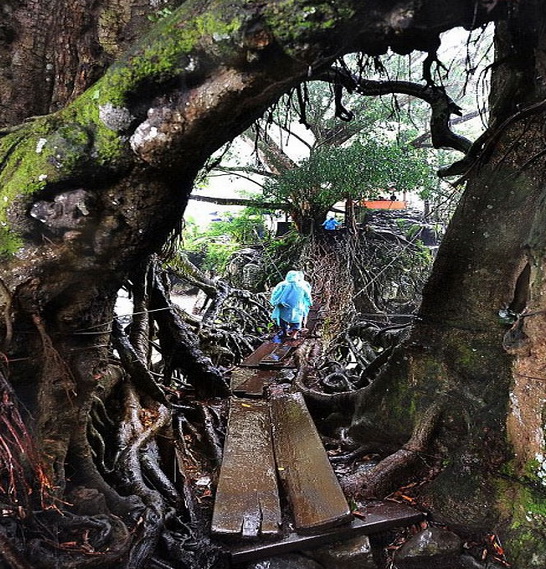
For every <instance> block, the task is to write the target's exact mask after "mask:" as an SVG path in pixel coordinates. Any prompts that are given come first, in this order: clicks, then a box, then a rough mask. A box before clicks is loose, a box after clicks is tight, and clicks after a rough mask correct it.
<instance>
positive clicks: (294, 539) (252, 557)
mask: <svg viewBox="0 0 546 569" xmlns="http://www.w3.org/2000/svg"><path fill="white" fill-rule="evenodd" d="M424 517H425V516H424V514H423V512H420V511H418V510H415V509H413V508H411V507H410V506H407V505H405V504H397V503H395V502H377V503H373V504H370V505H369V506H367V507H366V508H364V509H363V510H362V511H360V512H359V517H358V518H357V517H353V518H352V519H351V521H350V522H349V523H348V524H346V525H343V526H339V527H335V528H331V529H327V530H324V531H322V532H320V533H318V534H316V535H300V534H297V533H290V534H288V535H287V536H286V537H283V539H281V540H279V541H275V542H263V543H257V544H253V545H251V546H245V547H237V548H234V549H232V551H231V560H232V562H233V564H239V563H249V562H252V561H257V560H259V559H265V558H267V557H271V556H273V555H282V554H284V553H289V552H291V551H296V550H300V549H312V548H314V547H323V546H324V545H326V544H328V543H331V542H334V541H339V540H342V539H350V538H352V537H356V536H358V535H370V534H373V533H377V532H380V531H385V530H388V529H392V528H396V527H403V526H408V525H412V524H415V523H418V522H420V521H421V520H423V519H424Z"/></svg>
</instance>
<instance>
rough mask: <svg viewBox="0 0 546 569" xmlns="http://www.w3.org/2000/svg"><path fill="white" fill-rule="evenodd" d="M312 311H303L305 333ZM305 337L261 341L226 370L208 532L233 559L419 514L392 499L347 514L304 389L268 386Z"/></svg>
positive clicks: (317, 542) (312, 322) (290, 363)
mask: <svg viewBox="0 0 546 569" xmlns="http://www.w3.org/2000/svg"><path fill="white" fill-rule="evenodd" d="M316 314H317V311H316V310H315V311H314V312H312V313H311V314H310V319H309V322H308V330H307V332H306V337H310V336H311V335H312V334H313V332H314V329H315V326H316V322H317V318H316ZM304 341H305V338H303V339H299V340H286V341H285V342H284V343H282V344H278V343H274V342H264V343H263V344H262V345H261V346H259V347H258V349H257V350H256V351H255V352H253V353H252V354H251V355H250V356H249V357H248V358H246V360H244V361H243V362H241V364H240V365H239V367H238V368H236V369H235V370H233V372H232V377H231V389H232V393H233V396H232V398H231V400H230V411H229V417H228V426H227V434H226V440H225V444H224V454H223V462H222V466H221V469H220V476H219V480H218V485H217V489H216V496H215V502H214V511H213V516H212V525H211V533H212V534H213V536H215V537H216V538H219V539H224V540H226V539H228V540H229V541H228V543H229V544H231V545H232V548H231V555H232V561H233V562H234V563H235V564H237V563H243V562H248V561H252V560H256V559H260V558H264V557H267V556H272V555H280V554H282V553H286V552H289V551H294V550H298V549H305V548H307V549H309V548H311V547H318V546H323V545H324V544H325V543H328V542H329V541H338V540H340V539H347V538H349V537H354V536H355V535H357V534H370V533H374V532H377V531H383V530H385V529H388V528H392V527H400V526H405V525H410V524H413V523H416V522H418V521H420V520H421V519H423V514H422V513H421V512H419V511H417V510H415V509H413V508H411V507H409V506H406V505H402V504H396V503H393V502H377V503H373V504H370V505H369V506H367V507H366V509H365V511H360V512H359V513H358V517H357V516H355V515H353V514H352V512H351V510H350V507H349V505H348V503H347V500H346V498H345V496H344V494H343V491H342V489H341V487H340V485H339V483H338V480H337V478H336V475H335V473H334V471H333V469H332V467H331V465H330V462H329V460H328V456H327V454H326V451H325V449H324V447H323V445H322V442H321V439H320V436H319V434H318V432H317V430H316V427H315V424H314V422H313V419H312V418H311V415H310V414H309V411H308V410H307V407H306V404H305V401H304V399H303V396H302V395H301V393H299V392H293V391H291V390H289V391H283V390H279V389H271V388H270V386H273V385H274V384H275V378H276V376H277V374H278V373H279V371H281V370H283V369H295V367H296V365H295V363H294V358H293V356H294V351H295V349H296V348H297V347H298V346H299V345H301V343H302V342H304ZM285 502H286V503H287V504H288V506H289V509H290V516H289V518H287V516H286V512H285V513H284V514H283V509H282V508H281V505H282V504H283V503H285ZM284 510H286V509H284Z"/></svg>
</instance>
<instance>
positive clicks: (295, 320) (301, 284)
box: [270, 271, 312, 339]
mask: <svg viewBox="0 0 546 569" xmlns="http://www.w3.org/2000/svg"><path fill="white" fill-rule="evenodd" d="M270 303H271V305H272V306H273V312H272V313H271V318H272V319H273V321H274V322H275V324H277V326H278V327H279V328H280V329H281V331H280V333H279V335H278V336H279V337H280V338H281V339H284V338H286V337H287V336H289V335H291V336H292V337H296V336H297V333H298V330H300V329H301V326H302V322H303V320H304V319H305V318H306V316H307V314H308V312H309V307H310V306H311V304H312V301H311V285H309V283H308V282H307V281H305V280H304V278H303V273H302V272H301V271H288V273H286V277H285V279H284V281H281V282H280V283H279V284H278V285H276V286H275V288H274V289H273V292H272V293H271V299H270Z"/></svg>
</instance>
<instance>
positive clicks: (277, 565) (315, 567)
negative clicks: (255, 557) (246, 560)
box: [247, 553, 332, 569]
mask: <svg viewBox="0 0 546 569" xmlns="http://www.w3.org/2000/svg"><path fill="white" fill-rule="evenodd" d="M247 569H325V566H324V565H320V564H319V563H317V562H316V561H313V560H312V559H308V558H307V557H304V556H303V555H297V554H292V553H289V554H287V555H277V556H275V557H270V558H269V559H262V560H261V561H256V562H254V563H250V564H249V565H247ZM329 569H332V568H329Z"/></svg>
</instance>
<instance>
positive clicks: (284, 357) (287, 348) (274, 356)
mask: <svg viewBox="0 0 546 569" xmlns="http://www.w3.org/2000/svg"><path fill="white" fill-rule="evenodd" d="M294 349H295V346H294V345H292V343H286V344H277V346H276V348H275V349H274V350H273V351H272V352H270V353H269V354H267V356H265V357H263V358H262V359H261V360H260V364H261V365H275V364H278V363H283V362H284V363H286V362H287V361H288V356H289V355H290V354H291V353H292V352H293V351H294Z"/></svg>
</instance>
